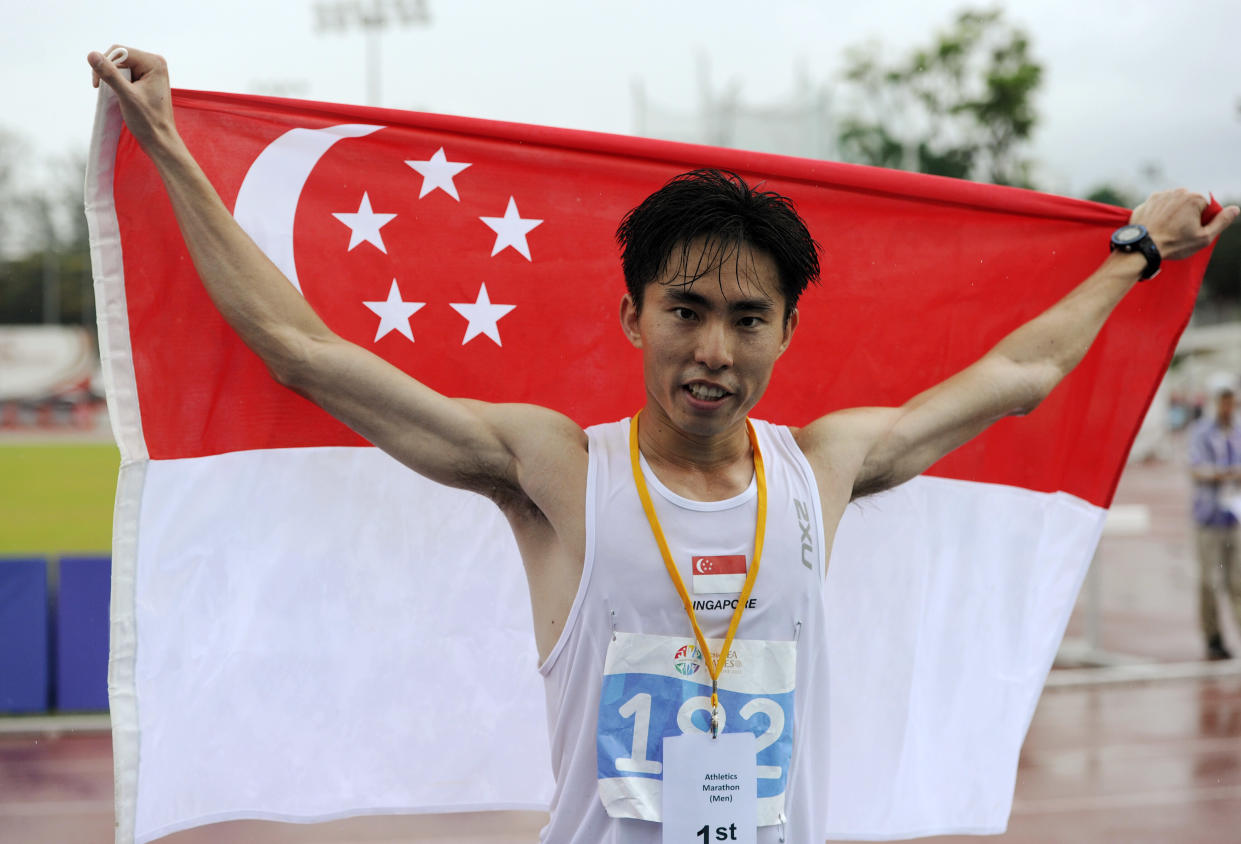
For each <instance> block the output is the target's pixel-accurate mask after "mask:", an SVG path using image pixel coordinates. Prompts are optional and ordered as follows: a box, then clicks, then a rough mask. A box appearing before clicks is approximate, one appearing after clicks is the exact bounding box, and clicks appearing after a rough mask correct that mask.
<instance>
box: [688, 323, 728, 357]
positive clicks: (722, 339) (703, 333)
mask: <svg viewBox="0 0 1241 844" xmlns="http://www.w3.org/2000/svg"><path fill="white" fill-rule="evenodd" d="M694 361H695V362H696V363H700V364H702V365H703V366H705V367H707V368H708V369H726V368H728V367H730V366H732V363H733V355H732V345H731V343H730V342H729V336H728V327H727V326H726V325H725V324H723V322H721V321H719V320H707V321H706V322H704V323H703V324H702V327H701V328H699V330H698V347H697V349H696V351H695V355H694Z"/></svg>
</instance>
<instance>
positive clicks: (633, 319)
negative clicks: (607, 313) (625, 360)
mask: <svg viewBox="0 0 1241 844" xmlns="http://www.w3.org/2000/svg"><path fill="white" fill-rule="evenodd" d="M620 321H621V330H622V331H624V332H625V336H626V337H628V338H629V342H630V343H632V344H633V347H634V348H635V349H640V348H642V332H641V331H639V330H638V306H637V305H636V304H634V301H633V297H632V296H630V295H629V294H628V293H626V294H625V296H624V298H623V299H621V305H620Z"/></svg>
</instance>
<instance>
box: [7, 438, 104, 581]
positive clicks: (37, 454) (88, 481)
mask: <svg viewBox="0 0 1241 844" xmlns="http://www.w3.org/2000/svg"><path fill="white" fill-rule="evenodd" d="M120 463H121V456H120V452H119V451H117V449H116V446H114V445H112V444H111V443H105V444H77V443H74V444H67V443H66V444H60V443H51V444H29V443H21V444H17V443H13V444H0V554H8V555H12V554H37V555H52V556H55V555H58V554H63V553H81V552H101V553H110V552H111V549H112V502H113V500H114V498H115V496H116V475H117V470H118V469H119V468H120Z"/></svg>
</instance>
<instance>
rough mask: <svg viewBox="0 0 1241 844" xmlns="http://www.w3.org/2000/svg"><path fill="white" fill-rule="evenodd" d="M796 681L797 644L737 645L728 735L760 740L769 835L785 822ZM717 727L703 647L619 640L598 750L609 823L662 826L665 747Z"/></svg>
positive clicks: (725, 715) (762, 820)
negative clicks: (626, 820)
mask: <svg viewBox="0 0 1241 844" xmlns="http://www.w3.org/2000/svg"><path fill="white" fill-rule="evenodd" d="M708 641H709V644H710V646H711V647H712V648H719V647H721V646H722V645H723V641H722V640H719V639H711V640H708ZM796 674H797V644H796V642H766V641H761V640H749V639H747V640H734V641H733V644H732V650H731V651H730V652H729V655H728V659H727V660H726V661H725V663H724V667H723V670H722V671H721V672H720V678H719V698H720V721H721V726H720V732H721V733H739V732H742V731H745V732H749V733H752V734H753V735H754V737H755V742H754V748H755V762H756V764H757V767H758V783H757V793H758V824H759V826H770V825H772V824H777V823H780V820H781V818H782V817H783V814H784V794H785V789H786V788H787V787H788V777H789V760H790V759H791V757H792V754H793V693H794V686H795V684H796ZM710 722H711V674H710V672H709V671H708V670H707V665H706V659H705V658H704V655H703V653H702V651H701V650H700V649H699V648H698V645H697V644H696V643H695V642H694V640H693V639H687V638H684V637H680V636H651V635H645V634H639V633H620V632H618V633H616V634H615V636H614V637H613V639H612V642H611V644H610V645H609V646H608V654H607V660H606V661H605V663H604V668H603V685H602V691H601V693H600V695H599V730H598V736H597V741H596V749H597V756H598V762H599V797H600V799H601V800H602V801H603V805H604V808H605V809H607V812H608V814H609V815H610V816H612V817H614V818H637V819H639V820H647V821H660V820H662V818H663V812H662V787H663V779H662V773H663V743H664V738H666V737H668V736H677V735H682V734H685V733H690V732H699V733H706V732H708V731H709V730H710Z"/></svg>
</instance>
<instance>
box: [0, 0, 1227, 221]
mask: <svg viewBox="0 0 1241 844" xmlns="http://www.w3.org/2000/svg"><path fill="white" fill-rule="evenodd" d="M363 2H370V0H363ZM427 2H428V8H429V9H430V12H431V17H432V20H431V24H430V25H429V26H426V27H411V28H407V29H400V28H394V29H392V30H390V31H389V32H388V33H387V34H386V35H384V36H383V37H382V52H381V55H382V59H383V71H384V73H383V86H384V87H383V100H382V102H383V105H385V106H390V107H397V108H417V109H421V110H428V111H436V112H443V113H450V114H463V115H470V116H476V117H488V118H494V119H501V120H513V121H519V122H525V123H539V124H548V125H556V126H568V127H574V128H583V129H593V130H598V131H606V132H621V133H628V132H633V131H635V127H636V125H637V124H636V117H635V108H634V101H633V93H632V91H633V86H634V83H635V82H641V84H642V85H643V87H644V88H645V91H646V93H647V96H648V97H649V98H650V100H652V101H653V102H655V103H658V104H659V105H661V106H664V107H668V108H683V109H685V110H686V111H690V110H692V109H694V108H695V107H696V105H697V103H698V99H699V90H700V89H699V72H698V62H699V58H700V57H705V58H706V59H707V61H708V63H709V66H710V75H711V79H712V82H713V84H714V85H715V86H716V87H717V88H722V87H723V86H725V85H726V84H730V83H738V84H739V85H740V91H741V98H742V100H743V101H744V102H746V103H749V104H755V105H759V104H763V103H765V102H770V101H774V100H782V99H786V98H788V97H789V96H790V94H791V92H792V90H793V88H794V85H795V81H796V77H797V71H796V67H797V66H798V63H800V64H801V65H802V66H804V67H805V68H806V70H807V71H808V73H809V75H810V77H811V79H812V80H813V81H815V82H817V83H821V84H828V85H830V84H831V83H832V82H833V81H834V80H835V79H836V78H837V76H838V74H839V72H840V68H841V65H842V56H843V52H844V49H845V48H846V47H848V46H851V45H855V44H859V43H863V42H866V41H868V40H878V41H880V42H882V43H883V44H884V45H885V46H886V47H887V48H888V49H889V52H890V54H891V55H897V54H898V53H899V52H900V51H901V50H902V49H903V48H908V47H909V46H911V45H914V44H916V43H924V42H927V41H928V40H929V36H930V34H931V33H932V32H933V31H935V30H936V29H940V28H942V27H944V26H946V25H947V24H948V22H949V21H950V19H951V18H952V16H953V14H954V13H955V12H956V11H958V10H959V9H961V8H963V7H964V6H966V5H969V4H963V3H960V2H950V1H949V0H922V2H917V3H914V2H900V0H869V2H864V3H859V2H854V1H853V0H851V2H847V3H846V2H836V1H835V0H820V2H806V1H805V0H800V1H799V0H766V2H762V3H760V2H757V0H748V2H733V0H711V2H697V1H696V0H680V2H670V0H662V2H656V1H655V0H626V2H623V3H619V2H587V0H576V2H575V1H574V0H543V2H520V0H457V2H449V1H448V0H427ZM972 5H974V6H979V5H982V4H972ZM1002 5H1003V7H1004V8H1005V10H1006V14H1007V16H1008V17H1009V19H1010V20H1012V21H1014V22H1016V23H1019V24H1021V25H1023V26H1024V27H1025V28H1026V29H1027V31H1028V32H1029V33H1030V35H1031V39H1032V51H1033V54H1034V56H1035V58H1036V59H1038V60H1039V61H1041V62H1042V64H1043V65H1044V68H1045V74H1046V75H1045V83H1044V87H1043V89H1042V91H1041V93H1040V95H1039V99H1038V103H1039V112H1040V114H1041V116H1042V119H1041V121H1040V125H1039V128H1038V130H1037V134H1036V136H1035V139H1034V144H1033V150H1032V153H1033V156H1034V157H1035V158H1036V159H1037V161H1038V163H1039V169H1038V170H1037V171H1036V182H1037V183H1038V184H1039V185H1040V186H1043V187H1045V188H1047V189H1048V190H1051V191H1054V192H1058V193H1069V194H1073V193H1077V194H1080V193H1083V192H1085V191H1087V190H1088V189H1089V188H1090V187H1092V186H1094V185H1096V184H1098V183H1101V182H1104V181H1110V182H1114V183H1118V184H1121V185H1126V186H1128V187H1131V188H1133V189H1136V190H1142V191H1145V190H1147V189H1150V188H1156V187H1166V186H1171V185H1180V184H1183V185H1186V186H1188V187H1191V188H1194V189H1195V190H1201V191H1204V192H1205V191H1207V190H1214V191H1215V192H1216V193H1217V194H1220V195H1221V196H1223V197H1234V198H1235V197H1241V119H1239V112H1238V101H1239V100H1241V74H1239V73H1238V72H1237V64H1238V55H1239V54H1241V2H1237V0H1186V3H1184V4H1181V5H1182V8H1181V10H1180V11H1177V10H1176V7H1175V6H1174V5H1173V4H1170V3H1168V2H1167V0H1007V2H1005V3H1003V4H1002ZM313 6H314V4H313V2H310V0H307V1H306V2H302V3H298V2H288V0H285V1H284V2H277V0H214V2H211V3H192V4H191V3H180V2H175V0H158V2H157V1H156V0H127V2H124V3H120V2H112V3H109V2H98V0H96V1H95V2H83V1H82V0H41V1H40V2H37V3H30V4H25V3H11V4H8V8H6V10H5V14H4V18H5V21H4V26H3V30H4V35H3V38H2V40H0V44H2V45H3V49H2V50H0V73H2V74H3V78H4V79H5V80H6V81H7V85H6V87H5V93H4V102H5V105H6V108H5V109H4V114H3V116H2V117H0V127H3V128H6V129H8V130H9V131H13V132H17V133H19V134H20V135H22V136H24V137H25V139H26V140H27V141H28V142H29V144H30V147H31V160H32V162H34V161H38V160H40V159H42V158H46V157H50V156H54V155H64V154H66V153H68V152H70V151H74V150H78V151H81V150H85V148H86V145H87V142H88V138H89V129H90V124H91V117H92V113H93V110H94V92H93V91H92V89H91V88H90V83H89V69H88V68H87V66H86V63H85V60H84V56H85V54H86V53H87V52H88V51H89V50H91V49H104V48H106V47H107V46H108V45H109V44H111V43H113V42H119V43H124V44H131V45H136V46H139V47H142V48H144V49H151V50H154V51H156V52H160V53H162V54H163V55H164V56H165V57H166V58H167V59H168V61H169V65H170V68H171V72H172V79H173V84H174V85H176V86H178V87H183V88H198V89H208V90H219V91H235V92H252V93H288V94H289V95H292V96H298V97H305V98H309V99H319V100H327V101H333V102H356V103H362V102H365V100H366V72H365V66H366V65H365V44H366V39H365V37H364V36H363V35H362V33H361V32H359V31H356V30H355V31H353V32H351V33H343V34H333V33H322V32H317V31H316V27H315V23H316V16H315V14H314V11H313ZM760 9H761V11H760ZM1150 164H1156V165H1158V167H1159V168H1160V171H1161V175H1158V176H1157V177H1156V178H1154V179H1152V178H1150V177H1149V176H1147V175H1144V172H1143V171H1144V170H1147V169H1148V165H1150Z"/></svg>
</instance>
